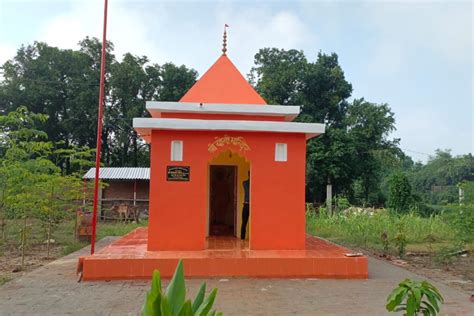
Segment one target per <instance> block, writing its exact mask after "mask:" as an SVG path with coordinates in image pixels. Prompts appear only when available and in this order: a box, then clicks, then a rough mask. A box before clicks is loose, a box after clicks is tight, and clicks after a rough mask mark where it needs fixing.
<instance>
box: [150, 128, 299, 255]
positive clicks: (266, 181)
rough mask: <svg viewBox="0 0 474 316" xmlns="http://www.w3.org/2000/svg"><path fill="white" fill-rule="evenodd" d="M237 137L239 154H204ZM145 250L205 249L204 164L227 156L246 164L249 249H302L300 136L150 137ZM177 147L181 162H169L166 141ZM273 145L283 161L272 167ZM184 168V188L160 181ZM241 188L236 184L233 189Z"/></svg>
mask: <svg viewBox="0 0 474 316" xmlns="http://www.w3.org/2000/svg"><path fill="white" fill-rule="evenodd" d="M224 135H228V136H242V137H244V138H245V140H246V142H247V144H248V145H249V146H250V150H249V151H242V152H239V149H238V147H236V146H234V145H225V146H223V147H220V148H219V150H218V151H216V152H214V153H210V152H209V151H208V145H209V144H210V143H212V142H213V141H214V138H215V137H222V136H224ZM151 139H152V150H151V181H150V219H149V232H148V234H149V236H148V250H200V249H204V247H205V238H206V230H207V227H206V225H207V217H206V216H207V208H208V177H209V174H208V172H209V171H208V170H209V168H208V164H209V161H210V160H211V159H212V158H213V157H216V156H217V155H218V154H219V153H220V152H222V151H225V150H233V151H236V152H238V153H239V154H240V155H242V156H244V157H245V158H246V159H247V160H248V161H250V169H251V192H250V194H251V201H250V203H251V209H250V225H251V226H250V231H251V234H250V248H251V249H274V250H278V249H304V246H305V205H304V201H305V197H304V191H305V190H304V185H305V156H306V139H305V135H304V134H284V133H248V132H241V133H226V132H213V131H206V132H196V131H156V130H155V131H153V133H152V138H151ZM172 140H182V141H183V147H184V150H183V161H182V162H176V161H170V151H171V148H170V146H171V141H172ZM275 143H287V144H288V161H287V162H276V161H275ZM169 165H181V166H190V168H191V177H190V181H189V182H169V181H166V166H169ZM238 185H241V184H238Z"/></svg>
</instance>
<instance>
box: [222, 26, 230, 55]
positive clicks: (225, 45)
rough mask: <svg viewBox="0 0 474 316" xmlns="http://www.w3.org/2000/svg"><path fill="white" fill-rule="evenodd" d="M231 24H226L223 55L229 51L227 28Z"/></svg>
mask: <svg viewBox="0 0 474 316" xmlns="http://www.w3.org/2000/svg"><path fill="white" fill-rule="evenodd" d="M228 27H229V26H228V25H227V24H224V40H223V44H222V55H225V54H226V53H227V28H228Z"/></svg>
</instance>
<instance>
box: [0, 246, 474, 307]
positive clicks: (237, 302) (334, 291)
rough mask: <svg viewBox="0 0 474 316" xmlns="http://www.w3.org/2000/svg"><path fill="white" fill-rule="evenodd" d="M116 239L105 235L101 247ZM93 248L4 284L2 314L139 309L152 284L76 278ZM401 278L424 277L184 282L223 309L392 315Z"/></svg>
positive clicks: (461, 299)
mask: <svg viewBox="0 0 474 316" xmlns="http://www.w3.org/2000/svg"><path fill="white" fill-rule="evenodd" d="M112 240H114V238H111V237H108V238H106V239H103V240H101V241H100V242H99V244H98V248H100V247H103V246H105V245H106V244H108V243H110V242H111V241H112ZM88 251H89V249H88V247H86V248H84V249H82V250H80V251H78V252H75V253H73V254H71V255H68V256H65V257H62V258H60V259H58V260H56V261H53V262H51V263H49V264H47V265H45V266H43V267H40V268H38V269H36V270H34V271H31V272H28V273H26V274H24V275H23V276H21V277H18V278H16V279H15V280H12V281H10V282H8V283H6V284H5V285H3V286H1V287H0V314H1V315H2V316H3V315H137V314H138V312H139V311H140V308H141V305H142V304H143V300H144V297H145V292H146V291H147V290H148V289H149V286H150V284H149V282H146V281H111V282H81V283H78V282H77V276H76V275H75V267H76V264H77V257H78V256H79V255H84V254H87V253H88ZM185 269H186V267H185ZM404 278H411V279H422V278H424V277H422V276H420V275H417V274H414V273H412V272H410V271H408V270H405V269H402V268H400V267H397V266H395V265H393V264H389V263H388V262H386V261H382V260H377V259H374V258H369V279H368V280H318V279H248V278H228V279H224V278H220V279H217V278H214V279H189V280H187V281H186V284H187V288H188V292H189V296H191V297H192V296H194V294H195V293H196V291H197V289H198V288H199V286H200V284H201V283H202V282H206V283H207V285H208V289H211V288H214V287H217V288H218V289H219V292H218V296H217V300H216V305H215V307H216V308H217V309H218V310H220V311H223V312H224V314H225V315H387V314H388V313H387V312H386V311H385V301H386V297H387V295H388V294H389V293H390V291H391V290H392V289H393V288H394V287H395V286H396V285H397V284H398V283H399V282H400V281H401V280H403V279H404ZM433 283H434V284H435V286H437V287H438V288H439V289H440V291H441V293H442V294H443V296H444V297H445V304H444V305H443V306H442V310H441V315H473V314H474V303H472V302H470V296H469V295H468V294H466V293H465V292H461V291H458V290H456V289H453V288H451V287H448V286H446V285H444V284H442V283H438V282H436V281H434V282H433ZM164 285H166V281H165V282H164Z"/></svg>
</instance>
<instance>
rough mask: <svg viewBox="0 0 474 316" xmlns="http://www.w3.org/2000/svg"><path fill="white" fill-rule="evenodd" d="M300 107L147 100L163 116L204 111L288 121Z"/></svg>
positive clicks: (296, 114) (151, 112) (150, 107)
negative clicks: (165, 114) (280, 117)
mask: <svg viewBox="0 0 474 316" xmlns="http://www.w3.org/2000/svg"><path fill="white" fill-rule="evenodd" d="M300 108H301V107H300V106H295V105H262V104H221V103H194V102H193V103H191V102H160V101H147V102H146V109H147V110H148V112H150V114H151V115H152V116H153V117H161V113H202V114H231V115H232V114H236V115H262V116H284V117H285V120H286V121H292V120H293V119H294V118H295V117H297V116H298V114H300Z"/></svg>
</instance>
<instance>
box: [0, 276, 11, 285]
mask: <svg viewBox="0 0 474 316" xmlns="http://www.w3.org/2000/svg"><path fill="white" fill-rule="evenodd" d="M10 280H11V278H10V277H7V276H3V275H0V286H2V285H4V284H5V283H7V282H8V281H10Z"/></svg>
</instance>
